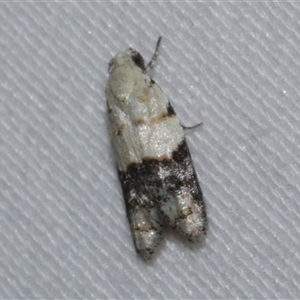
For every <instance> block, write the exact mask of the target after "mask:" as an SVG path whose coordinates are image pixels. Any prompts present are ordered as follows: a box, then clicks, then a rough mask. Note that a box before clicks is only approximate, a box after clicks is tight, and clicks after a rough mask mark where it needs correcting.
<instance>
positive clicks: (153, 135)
mask: <svg viewBox="0 0 300 300" xmlns="http://www.w3.org/2000/svg"><path fill="white" fill-rule="evenodd" d="M161 39H162V38H161V37H159V39H158V41H157V44H156V49H155V52H154V54H153V57H152V59H151V60H150V62H149V63H148V64H147V65H145V63H144V59H143V57H142V56H141V54H140V53H139V52H137V51H136V50H134V49H132V48H129V49H127V50H125V51H124V52H119V53H117V54H116V56H115V57H114V58H113V59H112V60H111V61H110V62H109V79H108V82H107V84H106V88H105V94H106V99H107V107H108V114H109V128H110V129H109V130H110V136H111V140H112V145H113V149H114V152H115V157H116V161H117V168H118V173H119V177H120V181H121V185H122V189H123V194H124V199H125V204H126V209H127V216H128V220H129V224H130V228H131V233H132V236H133V241H134V244H135V247H136V250H137V252H138V253H139V254H140V255H141V257H142V258H144V259H149V258H150V257H151V255H152V254H153V252H154V250H155V248H156V247H157V245H158V244H159V243H160V241H161V240H162V238H163V231H164V227H165V226H166V225H168V226H170V227H172V228H175V229H176V230H177V231H178V232H179V233H180V234H181V235H183V236H185V237H186V238H187V239H188V240H190V241H192V242H195V241H200V240H202V239H203V238H204V236H205V234H206V227H207V219H206V211H205V205H204V201H203V197H202V191H201V188H200V186H199V183H198V180H197V175H196V173H195V169H194V167H193V163H192V159H191V155H190V152H189V148H188V145H187V142H186V139H185V137H184V130H183V127H182V126H181V125H180V122H179V120H178V117H177V116H176V113H175V111H174V109H173V107H172V105H171V104H170V102H169V101H168V100H167V98H166V96H165V95H164V93H163V91H162V90H161V88H160V87H159V86H158V85H157V84H156V83H155V81H154V80H153V79H152V78H151V77H150V76H149V75H148V73H149V72H150V70H151V69H152V68H153V66H154V63H155V60H156V59H157V57H158V50H159V45H160V42H161Z"/></svg>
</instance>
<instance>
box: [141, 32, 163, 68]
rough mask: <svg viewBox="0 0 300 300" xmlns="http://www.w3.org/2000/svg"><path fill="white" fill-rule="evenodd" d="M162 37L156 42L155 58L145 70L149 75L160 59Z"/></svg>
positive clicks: (153, 57)
mask: <svg viewBox="0 0 300 300" xmlns="http://www.w3.org/2000/svg"><path fill="white" fill-rule="evenodd" d="M161 39H162V37H161V36H160V37H159V38H158V40H157V42H156V47H155V51H154V53H153V56H152V58H151V60H150V61H149V63H148V64H147V66H146V68H145V72H146V73H148V72H149V71H150V70H151V69H153V67H154V64H155V61H156V59H157V57H158V52H159V45H160V42H161Z"/></svg>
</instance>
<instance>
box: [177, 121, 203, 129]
mask: <svg viewBox="0 0 300 300" xmlns="http://www.w3.org/2000/svg"><path fill="white" fill-rule="evenodd" d="M180 125H181V127H182V128H183V129H184V130H190V129H195V128H197V127H199V126H201V125H203V123H202V122H200V123H198V124H196V125H193V126H184V125H182V124H180Z"/></svg>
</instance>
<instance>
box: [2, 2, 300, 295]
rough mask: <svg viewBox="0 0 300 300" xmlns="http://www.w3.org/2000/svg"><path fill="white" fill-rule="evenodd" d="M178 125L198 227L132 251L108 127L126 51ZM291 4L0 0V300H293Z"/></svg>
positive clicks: (299, 217)
mask: <svg viewBox="0 0 300 300" xmlns="http://www.w3.org/2000/svg"><path fill="white" fill-rule="evenodd" d="M159 35H162V36H163V41H162V48H161V52H160V57H159V60H158V62H157V64H156V68H155V69H154V71H153V72H152V75H153V78H154V79H155V80H156V81H157V82H158V84H159V85H160V86H161V87H162V89H163V90H164V91H165V93H166V95H167V96H168V98H169V99H170V100H171V101H172V103H173V105H174V107H175V109H176V111H177V113H178V115H179V117H180V119H181V121H182V123H183V124H185V125H186V126H190V125H193V124H195V123H197V122H199V121H202V122H203V123H204V126H202V127H200V128H198V129H196V130H193V131H192V132H191V131H189V132H188V133H187V138H188V142H189V144H190V149H191V152H192V155H193V158H194V164H195V167H196V170H197V173H198V177H199V179H200V182H201V186H202V189H203V193H204V196H205V201H206V205H207V211H208V218H209V231H208V235H207V239H206V243H205V245H204V246H203V247H197V246H195V247H192V246H191V245H190V244H188V243H184V242H183V241H182V240H180V239H178V237H177V236H176V235H174V234H173V233H172V231H170V230H169V231H168V234H167V236H166V239H165V242H164V243H163V244H162V247H160V249H159V250H158V252H157V255H156V256H155V257H154V259H153V261H152V262H149V263H144V262H143V261H142V260H141V259H139V258H138V257H137V255H136V253H135V250H134V246H133V243H132V239H131V235H130V231H129V226H128V222H127V218H126V215H125V207H124V202H123V198H122V194H121V188H120V184H119V181H118V178H117V173H116V169H115V164H114V157H113V154H112V149H111V144H110V141H109V136H108V133H107V127H106V126H107V117H106V103H105V97H104V86H105V83H106V80H107V78H108V75H107V63H108V61H109V60H110V59H111V58H112V56H114V55H115V54H116V52H118V51H123V50H124V49H126V48H127V47H128V46H132V47H134V48H135V49H137V50H139V51H140V52H141V53H142V54H143V55H144V57H145V59H146V60H148V59H149V58H150V57H151V55H152V53H153V50H154V46H155V43H156V40H157V38H158V36H159ZM299 49H300V3H299V2H296V1H294V2H287V1H286V2H276V3H275V2H273V3H271V2H253V3H250V2H236V3H234V2H232V3H228V2H227V3H225V2H214V3H213V2H202V3H201V2H196V1H193V2H192V1H189V2H184V1H182V2H177V3H175V2H173V3H171V2H164V1H163V2H156V1H149V2H118V1H116V2H104V1H103V2H100V1H98V2H96V1H93V2H92V1H91V2H83V1H82V2H81V1H76V2H73V3H71V2H64V1H61V2H57V3H54V2H52V1H48V2H44V3H42V2H38V1H31V2H30V3H29V2H27V3H26V1H24V2H22V3H21V2H19V3H13V2H10V3H9V2H3V1H1V3H0V168H1V169H0V226H1V228H0V230H1V231H0V298H2V299H3V298H10V299H11V298H20V299H25V298H51V299H52V298H102V299H108V298H116V299H121V298H128V299H134V298H135V299H137V298H143V299H150V298H160V299H166V298H174V299H182V298H185V299H196V298H215V299H222V298H223V299H224V298H274V299H279V298H286V299H287V298H289V299H296V298H298V299H299V298H300V287H299V284H300V251H299V250H300V231H299V228H300V182H299V176H300V152H299V150H300V137H299V133H300V124H299V116H300V114H299V107H300V84H299V75H300V72H299V70H300V52H299Z"/></svg>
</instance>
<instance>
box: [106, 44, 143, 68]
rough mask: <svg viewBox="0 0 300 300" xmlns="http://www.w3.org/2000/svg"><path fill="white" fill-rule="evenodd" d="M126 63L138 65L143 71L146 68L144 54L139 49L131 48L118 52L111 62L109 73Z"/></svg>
mask: <svg viewBox="0 0 300 300" xmlns="http://www.w3.org/2000/svg"><path fill="white" fill-rule="evenodd" d="M125 64H128V65H133V66H136V67H138V68H140V69H142V70H143V71H144V70H145V63H144V58H143V57H142V55H141V54H140V53H139V52H138V51H136V50H134V49H132V48H129V49H127V50H126V51H124V52H119V53H117V55H116V56H115V57H114V58H113V59H112V60H111V61H110V62H109V64H108V73H109V74H111V73H112V71H113V70H114V69H115V68H117V67H119V66H122V65H125Z"/></svg>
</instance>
